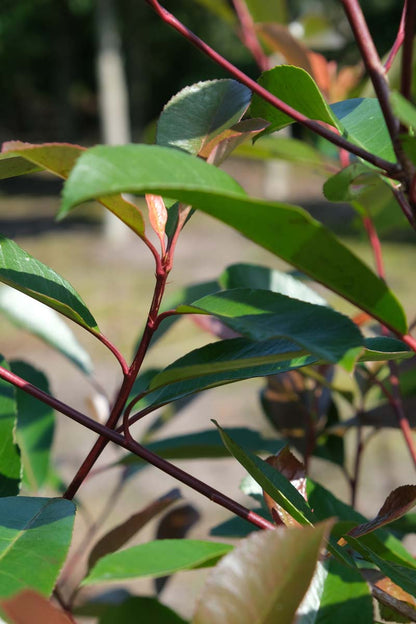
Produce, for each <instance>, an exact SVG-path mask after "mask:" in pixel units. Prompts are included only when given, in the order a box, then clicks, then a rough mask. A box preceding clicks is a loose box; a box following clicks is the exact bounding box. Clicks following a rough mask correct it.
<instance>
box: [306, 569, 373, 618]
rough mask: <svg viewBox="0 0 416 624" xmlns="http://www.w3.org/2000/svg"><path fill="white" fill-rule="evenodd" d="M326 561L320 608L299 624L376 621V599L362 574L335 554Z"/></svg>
mask: <svg viewBox="0 0 416 624" xmlns="http://www.w3.org/2000/svg"><path fill="white" fill-rule="evenodd" d="M327 565H328V575H327V577H326V579H325V582H324V587H323V592H322V596H321V599H320V605H319V610H318V611H317V613H316V614H315V617H314V618H313V619H312V618H309V619H305V620H302V619H300V620H299V623H298V624H306V622H307V623H308V624H327V623H329V622H336V623H337V624H351V622H354V624H373V621H374V620H373V600H372V596H371V593H370V589H369V587H368V585H367V583H366V582H365V581H364V580H363V577H362V576H361V574H360V573H359V572H358V571H357V570H352V569H351V568H348V567H347V566H344V565H342V564H341V563H339V561H337V560H336V559H334V558H333V557H332V558H331V559H330V560H329V562H328V563H327Z"/></svg>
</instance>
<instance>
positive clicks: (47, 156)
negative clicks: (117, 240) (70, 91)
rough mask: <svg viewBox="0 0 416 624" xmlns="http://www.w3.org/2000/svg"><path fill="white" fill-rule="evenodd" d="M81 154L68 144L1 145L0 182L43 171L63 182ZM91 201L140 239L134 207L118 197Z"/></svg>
mask: <svg viewBox="0 0 416 624" xmlns="http://www.w3.org/2000/svg"><path fill="white" fill-rule="evenodd" d="M84 151H85V148H84V147H80V146H79V145H69V144H68V143H44V144H43V145H31V144H30V143H22V142H21V141H9V142H8V143H4V144H3V153H2V154H1V155H0V157H1V158H0V179H1V178H2V177H4V178H8V177H12V176H16V175H22V174H24V173H33V172H34V171H40V170H43V169H46V171H49V172H50V173H53V174H54V175H57V176H59V177H60V178H64V179H66V178H67V177H68V175H69V172H70V171H71V169H72V168H73V166H74V165H75V163H76V161H77V159H78V158H79V156H80V155H81V154H82V153H83V152H84ZM16 159H17V161H16ZM95 199H97V201H99V202H100V203H101V204H102V205H103V206H105V207H106V208H108V210H110V211H111V212H112V213H113V214H115V215H116V216H117V217H119V219H121V221H123V223H125V224H126V225H127V226H128V227H129V228H130V229H131V230H133V232H135V233H136V234H137V235H138V236H140V237H141V238H143V237H144V220H143V216H142V214H141V212H140V210H139V209H138V208H137V206H136V205H135V204H132V203H131V202H128V201H126V200H125V199H123V198H122V197H120V196H112V197H100V198H98V197H96V198H95Z"/></svg>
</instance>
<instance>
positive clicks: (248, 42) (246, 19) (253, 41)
mask: <svg viewBox="0 0 416 624" xmlns="http://www.w3.org/2000/svg"><path fill="white" fill-rule="evenodd" d="M233 4H234V8H235V12H236V13H237V17H238V19H239V22H240V27H241V40H242V42H243V43H244V45H245V46H246V48H247V49H248V50H250V52H251V54H252V55H253V57H254V60H255V61H256V63H257V65H258V67H259V69H260V71H265V70H267V69H269V68H270V62H269V59H268V57H267V55H266V54H265V53H264V52H263V49H262V47H261V45H260V43H259V40H258V38H257V33H256V29H255V26H254V22H253V18H252V17H251V13H250V11H249V10H248V9H247V5H246V3H245V2H244V0H233Z"/></svg>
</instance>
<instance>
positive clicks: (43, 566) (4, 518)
mask: <svg viewBox="0 0 416 624" xmlns="http://www.w3.org/2000/svg"><path fill="white" fill-rule="evenodd" d="M74 517H75V505H74V503H73V502H72V501H69V500H65V499H63V498H30V497H26V496H22V497H20V496H18V497H13V498H2V499H0V598H8V597H10V596H13V595H14V594H16V593H17V592H19V591H21V590H22V589H26V588H31V589H34V590H36V591H38V592H39V593H41V594H43V595H44V596H49V595H50V594H51V592H52V589H53V587H54V585H55V582H56V579H57V577H58V575H59V573H60V570H61V567H62V565H63V563H64V561H65V557H66V555H67V552H68V548H69V544H70V542H71V536H72V527H73V523H74Z"/></svg>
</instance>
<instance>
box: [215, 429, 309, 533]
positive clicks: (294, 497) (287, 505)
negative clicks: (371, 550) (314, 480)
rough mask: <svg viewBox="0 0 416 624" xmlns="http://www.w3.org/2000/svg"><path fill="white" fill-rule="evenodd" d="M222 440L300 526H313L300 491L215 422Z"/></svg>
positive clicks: (307, 506)
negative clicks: (237, 442) (241, 445)
mask: <svg viewBox="0 0 416 624" xmlns="http://www.w3.org/2000/svg"><path fill="white" fill-rule="evenodd" d="M214 424H215V425H216V426H217V427H218V430H219V432H220V435H221V438H222V440H223V442H224V444H225V446H226V447H227V449H228V450H229V452H230V453H231V455H233V456H234V457H235V458H236V460H237V461H238V462H240V464H242V465H243V466H244V468H245V469H246V470H247V472H248V473H249V474H251V476H252V477H253V478H254V479H255V480H256V481H257V483H258V484H259V485H261V487H262V488H263V490H264V491H265V492H267V494H269V496H271V498H272V499H273V500H274V501H276V503H278V504H279V505H280V506H281V507H283V509H284V510H285V511H287V513H288V514H290V516H291V517H292V518H294V520H296V521H297V522H298V523H299V524H311V523H312V521H313V514H312V511H311V509H310V507H309V505H308V504H307V502H306V501H305V499H304V498H303V496H302V495H301V494H300V493H299V492H298V490H297V489H296V488H295V487H294V486H293V485H292V484H291V483H290V481H289V480H288V479H286V477H284V476H283V475H282V474H281V473H280V472H278V471H277V470H275V469H274V468H272V466H269V464H268V463H267V462H265V461H263V460H262V459H260V458H259V457H256V455H253V454H252V453H250V451H244V450H243V449H242V448H241V447H240V446H238V444H236V443H235V441H234V440H233V439H232V438H231V437H230V436H229V435H228V434H227V433H226V431H225V430H224V429H222V428H221V427H220V426H219V425H218V423H216V422H215V421H214Z"/></svg>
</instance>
